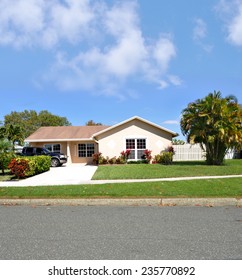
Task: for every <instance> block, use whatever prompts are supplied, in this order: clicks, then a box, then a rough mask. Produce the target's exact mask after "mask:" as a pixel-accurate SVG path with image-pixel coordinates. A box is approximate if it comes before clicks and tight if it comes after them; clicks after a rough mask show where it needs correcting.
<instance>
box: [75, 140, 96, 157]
mask: <svg viewBox="0 0 242 280" xmlns="http://www.w3.org/2000/svg"><path fill="white" fill-rule="evenodd" d="M94 153H95V151H94V144H93V143H90V144H78V156H79V157H92V155H93V154H94Z"/></svg>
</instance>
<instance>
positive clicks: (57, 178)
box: [0, 164, 97, 187]
mask: <svg viewBox="0 0 242 280" xmlns="http://www.w3.org/2000/svg"><path fill="white" fill-rule="evenodd" d="M96 170H97V166H93V165H83V164H70V165H63V166H61V167H51V168H50V171H47V172H44V173H42V174H39V175H36V176H33V177H30V178H27V179H24V180H20V181H9V182H0V187H1V186H11V187H14V186H16V187H21V186H23V187H24V186H40V185H41V186H48V185H75V184H80V183H85V182H86V183H87V182H88V181H90V180H91V178H92V176H93V175H94V173H95V171H96Z"/></svg>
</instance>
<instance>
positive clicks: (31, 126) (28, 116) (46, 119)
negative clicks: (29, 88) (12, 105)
mask: <svg viewBox="0 0 242 280" xmlns="http://www.w3.org/2000/svg"><path fill="white" fill-rule="evenodd" d="M11 125H12V126H14V127H19V129H20V130H22V138H23V139H25V138H27V137H28V136H29V135H30V134H32V133H33V132H34V131H35V130H37V129H38V128H39V127H41V126H68V125H71V123H70V122H69V121H68V120H67V118H66V117H60V116H57V115H53V114H51V113H50V112H48V111H46V110H43V111H40V112H39V113H37V112H36V111H34V110H24V111H23V112H16V111H13V112H11V113H10V114H8V115H5V117H4V127H5V128H7V127H11ZM16 140H17V139H16Z"/></svg>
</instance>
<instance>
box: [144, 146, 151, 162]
mask: <svg viewBox="0 0 242 280" xmlns="http://www.w3.org/2000/svg"><path fill="white" fill-rule="evenodd" d="M151 153H152V151H151V150H148V149H146V150H145V151H144V159H145V161H146V163H150V161H151V159H152V156H151Z"/></svg>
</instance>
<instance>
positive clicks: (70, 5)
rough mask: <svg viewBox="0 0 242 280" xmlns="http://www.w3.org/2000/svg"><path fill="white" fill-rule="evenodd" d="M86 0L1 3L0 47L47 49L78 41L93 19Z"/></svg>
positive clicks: (25, 0)
mask: <svg viewBox="0 0 242 280" xmlns="http://www.w3.org/2000/svg"><path fill="white" fill-rule="evenodd" d="M91 7H92V6H91V5H90V3H89V0H81V1H75V0H64V1H57V0H48V1H45V0H1V2H0V26H1V27H0V45H1V44H2V45H11V46H14V47H17V48H22V47H26V46H27V47H30V46H31V47H32V46H41V47H44V48H51V47H53V46H55V45H56V44H57V43H59V41H60V40H66V41H68V42H71V43H73V42H79V41H80V39H81V38H82V37H83V35H85V34H87V33H88V29H89V23H90V22H91V21H92V19H93V17H94V12H93V11H92V9H94V8H91Z"/></svg>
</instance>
